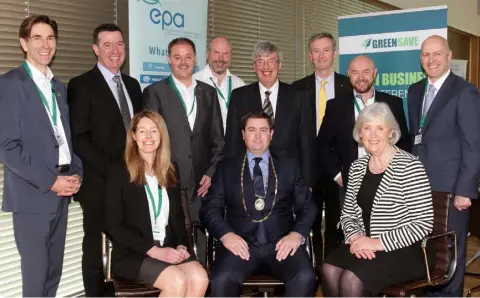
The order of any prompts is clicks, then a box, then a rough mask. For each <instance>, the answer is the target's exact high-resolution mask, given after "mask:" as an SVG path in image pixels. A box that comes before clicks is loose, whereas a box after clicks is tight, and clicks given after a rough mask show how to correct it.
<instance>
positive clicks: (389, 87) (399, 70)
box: [338, 6, 447, 107]
mask: <svg viewBox="0 0 480 298" xmlns="http://www.w3.org/2000/svg"><path fill="white" fill-rule="evenodd" d="M435 34H436V35H440V36H443V37H445V38H447V6H436V7H426V8H421V9H409V10H394V11H386V12H375V13H366V14H360V15H351V16H341V17H338V35H339V60H340V72H341V73H343V74H346V73H347V70H348V64H349V63H350V60H351V59H352V58H353V57H355V56H357V55H360V54H365V55H368V56H370V57H371V58H372V59H373V61H375V65H376V67H377V69H378V74H377V78H376V81H375V87H376V89H377V90H379V91H383V92H386V93H389V94H392V95H396V96H399V97H402V98H403V99H406V97H407V91H408V87H409V86H410V85H411V84H413V83H415V82H418V81H419V80H421V79H422V78H424V77H425V74H424V72H423V70H422V67H421V65H420V47H421V45H422V42H423V41H424V40H425V39H426V38H427V37H429V36H431V35H435ZM404 103H405V104H406V101H404ZM405 107H406V105H405Z"/></svg>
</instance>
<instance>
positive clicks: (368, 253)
mask: <svg viewBox="0 0 480 298" xmlns="http://www.w3.org/2000/svg"><path fill="white" fill-rule="evenodd" d="M355 256H356V257H357V258H359V259H369V260H371V259H374V258H375V252H374V251H373V250H369V249H362V250H359V251H357V252H356V253H355Z"/></svg>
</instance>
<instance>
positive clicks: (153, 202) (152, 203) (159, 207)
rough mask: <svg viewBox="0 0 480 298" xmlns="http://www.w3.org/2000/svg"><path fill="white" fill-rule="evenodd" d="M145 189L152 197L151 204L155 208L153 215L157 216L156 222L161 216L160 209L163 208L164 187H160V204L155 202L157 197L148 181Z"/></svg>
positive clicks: (150, 197) (149, 196)
mask: <svg viewBox="0 0 480 298" xmlns="http://www.w3.org/2000/svg"><path fill="white" fill-rule="evenodd" d="M145 189H146V190H147V194H148V198H149V199H150V204H151V205H152V209H153V216H154V217H155V222H156V221H157V218H158V217H159V216H160V211H161V210H162V187H160V186H159V187H158V205H157V204H155V198H154V197H153V194H152V190H151V189H150V186H148V183H147V184H145Z"/></svg>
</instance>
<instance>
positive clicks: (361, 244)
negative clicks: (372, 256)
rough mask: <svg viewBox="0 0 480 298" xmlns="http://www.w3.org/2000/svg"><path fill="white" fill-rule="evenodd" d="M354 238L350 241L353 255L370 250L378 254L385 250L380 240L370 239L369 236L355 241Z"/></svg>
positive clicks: (357, 238)
mask: <svg viewBox="0 0 480 298" xmlns="http://www.w3.org/2000/svg"><path fill="white" fill-rule="evenodd" d="M352 238H353V237H351V238H350V241H349V242H350V253H351V254H355V253H357V252H360V251H362V250H370V251H373V252H376V251H379V250H384V249H385V248H384V247H383V244H382V242H381V241H380V239H375V238H370V237H367V236H360V237H356V238H355V239H353V240H352Z"/></svg>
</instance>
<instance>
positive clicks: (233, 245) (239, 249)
mask: <svg viewBox="0 0 480 298" xmlns="http://www.w3.org/2000/svg"><path fill="white" fill-rule="evenodd" d="M220 241H222V243H223V246H225V248H226V249H228V250H229V251H231V252H232V254H234V255H236V256H239V257H240V258H242V259H243V260H245V261H248V260H249V259H250V252H249V251H248V244H247V242H245V240H243V238H242V237H240V236H238V235H237V234H235V233H233V232H230V233H227V234H225V235H223V237H222V238H220Z"/></svg>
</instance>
